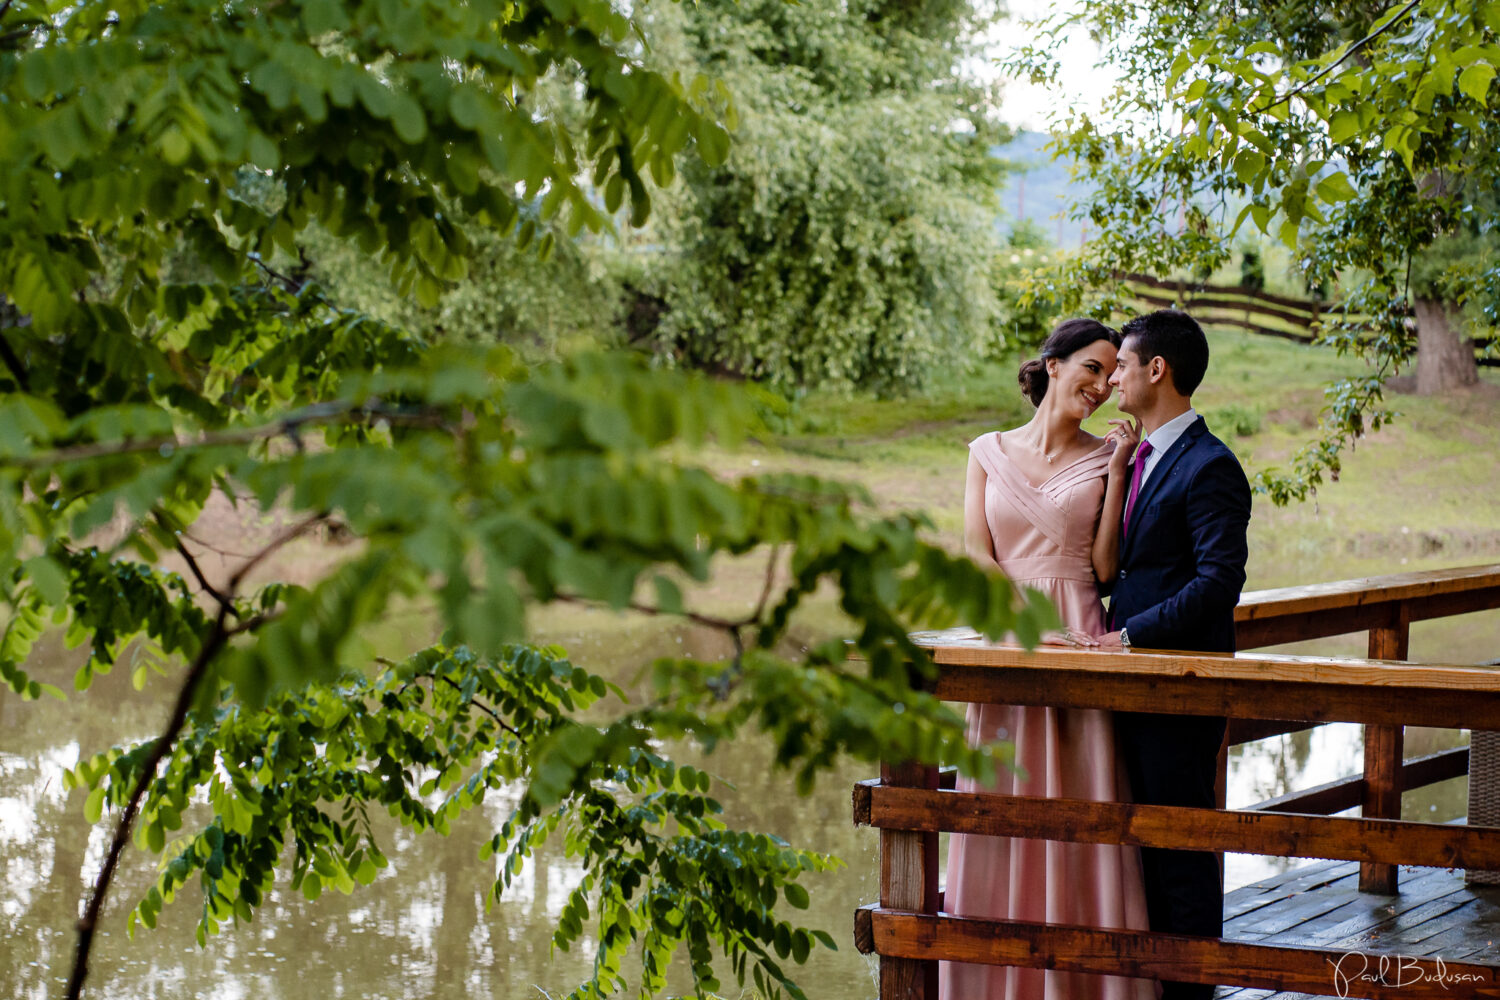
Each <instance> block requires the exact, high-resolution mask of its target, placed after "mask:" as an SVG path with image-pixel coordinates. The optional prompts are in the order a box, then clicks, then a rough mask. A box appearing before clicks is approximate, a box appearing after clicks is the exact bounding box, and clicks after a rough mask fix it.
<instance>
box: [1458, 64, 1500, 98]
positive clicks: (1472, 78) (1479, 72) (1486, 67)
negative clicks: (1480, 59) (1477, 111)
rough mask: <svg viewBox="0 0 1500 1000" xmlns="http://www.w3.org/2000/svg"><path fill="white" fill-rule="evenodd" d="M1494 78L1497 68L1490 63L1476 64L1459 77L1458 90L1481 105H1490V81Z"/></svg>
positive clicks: (1467, 68)
mask: <svg viewBox="0 0 1500 1000" xmlns="http://www.w3.org/2000/svg"><path fill="white" fill-rule="evenodd" d="M1494 78H1495V67H1493V66H1491V65H1490V64H1488V63H1475V64H1474V65H1472V66H1468V67H1466V68H1465V69H1464V71H1463V72H1462V73H1460V74H1459V75H1458V89H1459V90H1462V91H1463V92H1464V93H1465V94H1468V95H1469V97H1470V98H1472V99H1473V100H1475V101H1476V102H1478V103H1479V104H1488V102H1489V92H1490V81H1491V80H1493V79H1494Z"/></svg>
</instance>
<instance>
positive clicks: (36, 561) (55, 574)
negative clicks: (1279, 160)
mask: <svg viewBox="0 0 1500 1000" xmlns="http://www.w3.org/2000/svg"><path fill="white" fill-rule="evenodd" d="M21 568H22V571H23V572H24V573H25V575H26V578H27V579H29V580H30V581H31V585H32V586H34V587H35V588H36V590H37V593H38V594H39V595H40V596H41V598H42V600H44V601H46V602H47V603H48V604H50V605H52V606H53V607H56V606H57V605H60V604H62V603H63V602H64V601H66V600H67V598H68V574H67V572H66V571H65V570H64V569H63V568H62V567H61V566H59V565H58V564H57V562H56V561H55V560H53V559H51V558H50V557H48V556H33V557H32V558H30V559H27V560H26V561H24V562H23V563H21Z"/></svg>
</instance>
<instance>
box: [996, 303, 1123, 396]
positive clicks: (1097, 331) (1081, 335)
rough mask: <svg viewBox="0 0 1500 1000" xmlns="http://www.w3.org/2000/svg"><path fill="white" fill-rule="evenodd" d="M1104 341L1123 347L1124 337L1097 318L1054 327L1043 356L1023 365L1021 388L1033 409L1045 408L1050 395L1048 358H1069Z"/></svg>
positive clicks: (1065, 321)
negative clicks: (1037, 407)
mask: <svg viewBox="0 0 1500 1000" xmlns="http://www.w3.org/2000/svg"><path fill="white" fill-rule="evenodd" d="M1100 340H1107V341H1109V342H1110V344H1112V345H1114V346H1115V347H1119V346H1120V334H1119V332H1118V331H1116V330H1112V329H1110V328H1109V327H1107V326H1105V325H1104V324H1103V323H1101V322H1099V321H1098V320H1096V319H1065V320H1063V321H1062V322H1061V323H1059V324H1057V326H1056V327H1054V328H1053V330H1052V332H1051V333H1050V334H1048V335H1047V339H1046V341H1045V342H1043V344H1042V353H1041V354H1040V355H1039V356H1038V357H1035V358H1032V359H1031V360H1030V361H1027V362H1026V363H1024V364H1023V365H1021V372H1020V374H1019V375H1017V376H1016V381H1017V382H1019V383H1020V385H1021V395H1023V396H1025V397H1026V398H1027V399H1029V400H1031V405H1032V406H1041V405H1042V398H1043V397H1044V396H1046V395H1047V382H1048V376H1047V359H1048V358H1067V357H1071V356H1072V355H1073V354H1074V353H1075V352H1077V351H1081V350H1083V349H1084V348H1085V347H1087V346H1089V345H1090V344H1092V343H1095V342H1096V341H1100Z"/></svg>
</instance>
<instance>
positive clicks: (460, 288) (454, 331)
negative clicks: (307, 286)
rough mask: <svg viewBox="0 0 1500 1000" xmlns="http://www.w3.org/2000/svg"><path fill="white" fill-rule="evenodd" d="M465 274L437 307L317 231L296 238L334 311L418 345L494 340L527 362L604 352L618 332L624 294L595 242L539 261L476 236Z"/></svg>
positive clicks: (560, 249) (560, 248)
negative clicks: (399, 332)
mask: <svg viewBox="0 0 1500 1000" xmlns="http://www.w3.org/2000/svg"><path fill="white" fill-rule="evenodd" d="M471 239H472V243H473V249H474V255H473V258H472V259H471V261H470V262H469V268H468V273H467V274H466V275H465V276H464V277H463V278H461V279H459V280H457V281H455V282H454V283H453V284H452V286H451V288H450V289H449V290H448V291H447V292H446V293H445V294H444V295H443V297H442V299H441V300H440V301H439V302H438V303H437V304H436V305H434V306H431V307H425V306H422V305H420V304H418V303H417V302H415V301H413V300H412V299H411V298H410V297H409V296H402V295H400V294H399V293H398V292H397V291H396V290H395V289H393V288H392V287H391V285H390V282H389V280H388V279H387V276H386V273H385V272H386V270H387V268H386V267H384V266H382V264H381V262H380V261H378V260H375V259H373V258H371V257H369V256H367V255H365V254H363V253H361V252H360V251H359V250H358V248H356V247H352V246H350V245H349V244H347V243H345V242H343V241H341V240H339V239H337V238H334V237H331V236H329V235H328V234H327V233H324V232H322V231H318V230H309V231H308V232H307V233H306V234H304V236H303V237H302V238H301V239H299V241H298V245H299V249H300V250H301V251H302V253H303V255H304V256H305V258H306V259H307V261H308V264H309V266H308V276H309V277H310V278H311V279H312V280H313V281H315V282H317V284H318V285H319V286H321V287H322V288H323V289H324V290H325V293H326V294H327V296H328V297H329V298H330V299H332V300H334V301H337V302H341V303H346V304H357V305H358V307H359V308H360V309H361V310H362V311H364V312H367V313H368V314H369V315H371V316H372V317H375V318H377V319H380V320H381V321H383V322H385V323H388V324H391V325H393V326H395V327H399V328H401V329H404V330H410V331H412V332H413V333H415V334H417V335H418V336H420V337H422V338H423V339H424V340H436V339H442V340H450V341H458V342H463V343H487V342H490V343H492V342H495V341H499V342H502V343H506V344H510V345H511V346H513V347H515V348H517V349H518V350H519V351H521V352H522V353H523V354H524V355H526V356H529V357H543V358H545V357H556V356H558V355H559V354H562V353H569V352H572V351H577V350H583V349H589V348H594V349H597V348H598V347H600V346H606V345H608V344H609V343H610V341H611V340H612V339H613V337H614V334H613V331H615V330H617V329H618V328H619V326H620V324H621V321H622V316H621V311H622V304H623V298H624V292H623V290H622V289H621V287H620V282H619V279H618V277H617V276H616V274H615V269H614V268H612V267H611V262H612V258H614V257H615V256H617V255H616V254H614V253H611V252H610V251H608V250H606V249H605V248H604V247H602V246H601V245H599V244H598V243H591V242H586V241H585V240H584V238H583V237H581V236H580V238H579V239H578V240H569V239H561V240H558V241H557V242H556V243H555V244H554V246H553V249H552V252H551V253H550V254H548V255H547V256H546V257H545V258H543V257H541V256H539V255H538V254H537V253H536V252H535V250H534V249H533V248H527V249H522V248H520V247H518V246H517V245H516V242H515V241H514V240H513V239H510V238H508V237H506V236H502V235H499V234H497V233H495V232H493V231H491V230H486V229H482V228H480V229H477V231H475V232H473V235H472V237H471Z"/></svg>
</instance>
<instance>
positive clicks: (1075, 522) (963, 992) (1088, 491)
mask: <svg viewBox="0 0 1500 1000" xmlns="http://www.w3.org/2000/svg"><path fill="white" fill-rule="evenodd" d="M969 448H970V450H971V451H972V452H973V454H974V455H975V457H976V458H977V459H978V460H979V463H980V465H981V466H982V467H983V468H984V473H985V478H986V485H985V498H984V506H985V515H986V519H987V520H988V521H989V528H990V537H991V538H992V539H993V540H994V546H995V559H996V561H997V562H999V563H1000V568H1001V569H1002V570H1004V571H1005V574H1006V575H1007V576H1009V577H1010V578H1011V579H1012V580H1013V581H1015V582H1017V583H1023V584H1025V585H1027V586H1030V587H1034V588H1036V589H1037V590H1040V591H1041V592H1042V593H1044V594H1046V595H1047V597H1048V598H1050V599H1051V600H1052V602H1053V603H1054V604H1055V605H1056V606H1057V610H1058V613H1059V614H1060V615H1061V616H1062V619H1063V621H1064V622H1065V623H1066V624H1067V625H1070V626H1072V627H1073V628H1077V629H1082V630H1084V631H1086V632H1089V633H1091V634H1093V635H1100V634H1102V633H1104V632H1105V631H1106V629H1105V625H1104V608H1103V605H1102V604H1101V603H1100V599H1099V592H1098V589H1097V587H1096V585H1095V582H1094V572H1093V563H1092V560H1091V559H1090V550H1091V549H1092V547H1093V540H1094V533H1095V531H1096V530H1097V526H1098V521H1099V512H1100V509H1101V508H1102V506H1103V503H1104V487H1105V478H1106V476H1107V475H1108V472H1109V459H1110V453H1111V451H1112V446H1110V445H1102V446H1101V447H1100V448H1099V449H1098V450H1097V451H1095V452H1092V453H1091V454H1089V455H1086V456H1084V457H1083V458H1081V459H1079V460H1078V461H1076V462H1074V463H1073V464H1071V465H1069V466H1068V467H1067V468H1065V469H1062V470H1061V471H1059V472H1058V473H1057V474H1056V475H1054V476H1053V477H1052V478H1051V479H1049V480H1048V481H1047V482H1045V483H1043V484H1042V485H1041V486H1032V485H1031V484H1030V483H1029V482H1028V481H1027V480H1026V478H1025V476H1023V475H1022V474H1021V470H1020V469H1018V468H1017V467H1016V466H1015V465H1013V464H1012V463H1011V461H1010V459H1009V458H1008V457H1007V456H1006V454H1005V452H1004V451H1003V450H1002V449H1001V447H1000V435H999V434H998V433H991V434H985V435H983V436H982V437H979V438H977V439H976V440H975V441H974V442H973V443H971V444H970V445H969ZM968 724H969V742H970V743H972V744H974V745H976V746H977V745H979V744H980V743H981V742H983V741H994V740H1010V741H1012V742H1014V743H1015V746H1016V759H1015V762H1016V766H1017V768H1019V769H1022V770H1023V771H1024V777H1023V776H1022V774H1020V773H1016V772H1014V771H1010V770H1008V769H1006V768H1001V773H1000V776H999V780H998V783H997V786H992V787H990V788H984V787H979V786H978V785H976V783H975V782H973V781H972V780H970V779H960V780H959V784H958V787H959V790H960V791H966V792H983V791H997V792H1000V793H1002V794H1008V795H1044V796H1048V797H1053V798H1071V799H1089V800H1092V801H1096V802H1101V801H1126V800H1128V799H1129V795H1128V790H1129V786H1128V782H1127V780H1126V778H1125V771H1124V765H1123V763H1122V762H1120V761H1119V760H1118V759H1117V757H1116V753H1115V738H1114V721H1113V718H1112V717H1111V715H1110V713H1108V712H1103V711H1099V710H1095V709H1072V708H1043V707H1036V706H1017V705H970V706H969V709H968ZM944 905H945V908H946V910H947V912H949V913H952V914H955V915H959V916H966V917H988V918H992V919H1009V920H1027V921H1038V922H1042V921H1045V922H1048V923H1062V924H1083V925H1087V926H1091V927H1114V928H1127V929H1130V930H1146V929H1147V928H1148V924H1147V920H1146V893H1145V887H1144V885H1143V883H1142V881H1141V864H1140V853H1139V851H1138V850H1137V849H1136V848H1133V847H1118V846H1114V845H1107V844H1066V843H1060V842H1056V841H1045V840H1023V839H1020V838H1009V837H984V836H978V835H966V834H954V835H953V837H952V841H951V842H950V844H949V848H948V885H947V890H946V897H945V903H944ZM938 976H939V980H938V982H939V986H938V995H939V996H940V997H942V998H944V1000H1155V998H1156V996H1157V990H1156V984H1155V982H1154V981H1152V980H1148V979H1127V978H1125V977H1122V976H1091V975H1083V974H1079V973H1068V972H1058V971H1052V970H1045V971H1044V970H1041V969H1020V968H1012V967H1007V966H999V965H969V964H960V963H957V962H943V963H941V965H940V967H939V972H938Z"/></svg>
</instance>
